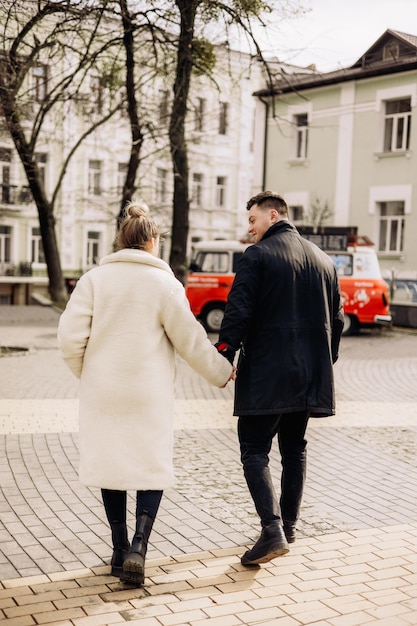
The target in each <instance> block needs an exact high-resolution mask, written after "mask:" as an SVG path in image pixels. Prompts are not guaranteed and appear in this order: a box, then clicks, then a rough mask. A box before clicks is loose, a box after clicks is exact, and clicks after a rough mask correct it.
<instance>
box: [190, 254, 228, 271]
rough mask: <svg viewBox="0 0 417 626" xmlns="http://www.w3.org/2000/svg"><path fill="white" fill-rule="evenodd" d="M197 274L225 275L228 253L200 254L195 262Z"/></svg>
mask: <svg viewBox="0 0 417 626" xmlns="http://www.w3.org/2000/svg"><path fill="white" fill-rule="evenodd" d="M195 264H196V267H198V270H196V271H198V272H204V273H207V274H213V273H216V274H225V273H227V272H228V271H229V253H228V252H200V253H199V254H198V255H197V258H196V260H195Z"/></svg>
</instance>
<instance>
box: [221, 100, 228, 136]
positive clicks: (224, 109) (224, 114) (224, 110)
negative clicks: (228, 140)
mask: <svg viewBox="0 0 417 626" xmlns="http://www.w3.org/2000/svg"><path fill="white" fill-rule="evenodd" d="M228 129H229V103H228V102H220V111H219V135H227V131H228Z"/></svg>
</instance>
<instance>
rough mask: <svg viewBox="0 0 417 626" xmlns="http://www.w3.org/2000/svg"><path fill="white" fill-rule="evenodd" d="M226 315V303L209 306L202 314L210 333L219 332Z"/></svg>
mask: <svg viewBox="0 0 417 626" xmlns="http://www.w3.org/2000/svg"><path fill="white" fill-rule="evenodd" d="M223 316H224V305H223V304H221V303H219V304H213V305H212V306H210V307H208V308H207V309H206V310H205V311H204V314H203V316H202V322H203V324H204V326H205V329H206V330H207V332H208V333H218V332H219V330H220V326H221V325H222V320H223Z"/></svg>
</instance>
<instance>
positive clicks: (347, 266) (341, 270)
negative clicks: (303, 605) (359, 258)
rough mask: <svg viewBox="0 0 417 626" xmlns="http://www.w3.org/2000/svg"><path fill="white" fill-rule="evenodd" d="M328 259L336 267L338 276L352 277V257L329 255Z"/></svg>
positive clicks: (348, 255)
mask: <svg viewBox="0 0 417 626" xmlns="http://www.w3.org/2000/svg"><path fill="white" fill-rule="evenodd" d="M329 257H330V258H331V259H332V261H333V263H334V264H335V265H336V269H337V273H338V275H339V276H352V274H353V256H352V255H351V254H329Z"/></svg>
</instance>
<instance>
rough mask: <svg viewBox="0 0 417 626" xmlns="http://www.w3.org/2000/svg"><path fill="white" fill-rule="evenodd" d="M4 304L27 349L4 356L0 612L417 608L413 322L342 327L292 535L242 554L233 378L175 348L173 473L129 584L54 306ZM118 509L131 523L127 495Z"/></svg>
mask: <svg viewBox="0 0 417 626" xmlns="http://www.w3.org/2000/svg"><path fill="white" fill-rule="evenodd" d="M10 308H13V309H15V308H14V307H6V309H8V310H7V311H5V307H0V337H1V339H2V343H3V345H4V344H5V340H6V342H8V343H9V345H11V343H12V342H14V343H16V342H20V343H21V344H22V345H23V346H24V347H28V348H29V350H28V351H27V352H25V353H24V354H22V355H20V356H14V357H7V358H2V359H1V358H0V398H1V399H0V485H1V488H0V520H1V521H0V580H2V581H3V582H2V583H1V584H0V619H1V618H2V617H3V618H7V620H8V622H7V623H8V624H10V626H13V625H14V624H17V625H18V626H25V624H30V625H32V624H35V623H54V622H56V621H57V620H60V623H62V626H77V625H78V626H94V624H96V623H97V624H100V626H103V624H104V622H103V619H108V620H109V621H108V622H106V623H122V622H124V621H129V622H130V624H135V623H138V624H140V626H161V625H162V624H164V621H163V619H165V620H167V624H168V622H169V623H172V624H175V623H180V624H182V626H188V625H190V626H193V625H194V624H199V623H202V620H203V619H204V621H205V622H206V621H208V622H209V623H210V624H212V626H217V625H218V626H228V625H229V624H230V626H234V624H242V623H243V624H244V623H246V624H250V623H252V622H253V623H255V622H256V620H257V621H258V622H261V623H262V624H264V625H267V624H273V625H274V626H277V625H279V624H285V626H292V625H293V624H294V625H297V626H299V625H300V624H310V623H311V621H312V620H314V623H315V624H317V625H320V624H323V626H324V625H335V626H342V625H345V624H352V625H355V626H358V625H359V624H362V623H364V624H365V623H373V622H378V623H379V624H383V623H384V622H385V621H387V620H390V621H389V622H388V621H387V624H388V623H389V624H390V626H391V624H393V625H394V626H395V625H396V624H398V626H399V625H400V624H415V611H416V610H417V606H416V601H415V597H416V596H417V549H416V548H415V546H416V544H417V542H416V537H417V525H416V523H415V520H416V519H417V503H416V498H415V484H416V479H417V402H416V393H415V378H416V374H417V334H416V333H413V332H397V331H394V332H387V333H385V332H384V333H373V332H369V333H363V334H362V335H361V336H359V337H352V338H343V339H342V345H341V357H340V360H339V362H338V363H337V364H336V368H335V378H336V390H337V399H338V405H337V406H338V410H337V415H336V416H335V417H333V418H329V419H324V420H311V421H310V425H309V429H308V441H309V444H308V455H309V466H308V478H307V485H306V492H305V498H304V502H303V509H302V516H301V519H300V521H299V523H298V539H297V542H296V544H294V545H293V546H291V551H290V553H289V554H288V555H286V557H283V558H280V559H276V560H275V561H273V562H271V563H270V564H266V565H265V566H262V567H261V568H257V569H256V571H255V572H251V571H250V570H248V569H247V568H243V567H242V566H241V565H240V561H239V557H240V555H241V554H242V552H243V551H244V546H246V545H250V544H251V543H252V542H253V541H254V540H255V539H256V538H257V536H258V534H259V522H258V519H257V516H256V513H255V511H254V509H253V505H252V503H251V501H250V498H249V497H248V493H247V489H246V486H245V484H244V480H243V477H242V471H241V467H240V463H239V452H238V444H237V437H236V418H234V417H233V416H232V398H233V385H229V386H228V387H227V389H226V390H219V389H215V388H211V387H210V386H209V385H207V384H206V383H205V382H204V381H203V380H202V379H200V378H199V377H198V376H196V375H194V373H193V372H192V371H191V370H190V369H189V368H188V366H187V365H186V364H185V363H184V362H183V361H182V360H181V359H178V376H177V381H176V405H175V412H176V431H175V464H176V467H177V484H176V487H175V489H173V490H169V491H167V492H166V493H165V494H164V498H163V501H162V504H161V513H160V516H159V518H158V519H157V521H156V523H155V529H154V533H153V535H152V539H151V544H150V547H149V552H148V557H149V561H148V563H149V566H148V569H147V578H146V584H145V588H143V589H126V588H125V586H123V585H122V584H121V583H120V582H119V581H117V579H115V578H113V577H111V576H109V575H108V574H109V568H108V566H106V565H105V564H106V562H108V560H109V558H110V555H111V547H110V537H109V531H108V528H107V525H106V523H105V521H104V515H103V509H102V503H101V499H100V493H99V491H98V490H94V489H92V490H90V489H86V488H85V487H82V486H81V485H80V484H79V483H78V478H77V464H78V448H77V445H78V444H77V429H78V417H77V408H78V402H77V393H78V382H77V381H76V379H75V378H74V377H73V376H72V375H71V373H70V372H69V371H68V370H67V369H66V367H65V365H64V364H63V363H62V361H61V359H60V357H59V355H58V352H57V349H56V325H57V320H58V316H57V314H56V313H55V312H51V310H48V311H47V312H45V311H41V310H39V308H37V307H35V308H34V310H31V309H32V307H17V309H18V310H17V309H15V310H14V311H13V313H14V315H15V317H14V319H13V321H11V319H10V315H9V313H10V310H9V309H10ZM41 309H44V307H41ZM19 317H20V319H19ZM212 340H213V341H214V340H215V337H214V336H213V337H212ZM352 390H354V397H352ZM275 452H276V451H274V453H273V457H272V462H271V467H272V470H273V476H274V480H275V481H276V483H277V486H279V478H280V474H279V473H280V462H279V458H278V456H277V455H276V453H275ZM184 459H186V460H187V462H186V463H185V462H184ZM128 509H129V525H130V529H131V530H132V526H133V524H132V521H133V519H132V518H133V512H134V500H133V496H132V495H129V500H128ZM223 548H226V549H225V550H223ZM176 557H177V558H176ZM26 574H27V575H28V576H25V575H26ZM33 574H36V576H35V577H32V576H31V575H33ZM22 592H24V593H22ZM54 593H58V594H59V593H61V596H60V597H57V598H56V599H55V600H54V599H52V598H54V597H55V596H54V595H53V594H54ZM34 594H36V602H35V604H34V606H36V605H37V606H38V607H41V610H40V612H38V613H29V614H19V615H16V614H15V616H14V617H13V616H12V614H13V609H14V610H17V611H19V610H24V611H26V610H28V611H31V606H32V605H31V603H30V602H26V603H23V604H20V603H19V598H20V602H22V598H23V599H24V598H25V596H26V597H33V596H34ZM48 594H49V595H48ZM48 598H49V599H48ZM51 604H52V605H53V610H44V609H50V608H51ZM172 607H175V608H174V609H173V608H172ZM7 610H10V611H12V613H11V614H10V615H9V616H7V615H6V611H7ZM74 610H75V613H72V612H71V611H74ZM66 611H67V612H66ZM281 613H282V615H281ZM103 615H106V616H107V617H106V618H103ZM162 616H165V617H163V619H161V617H162ZM167 616H168V617H167ZM178 619H179V620H180V621H177V620H178ZM16 620H17V621H16ZM170 620H171V621H170ZM183 622H184V623H183Z"/></svg>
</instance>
